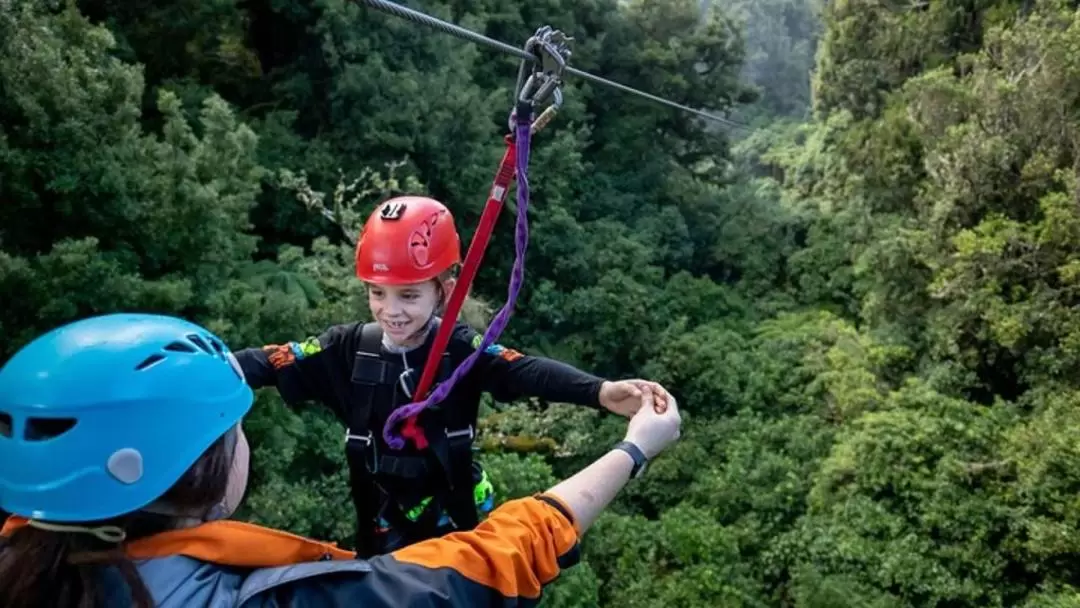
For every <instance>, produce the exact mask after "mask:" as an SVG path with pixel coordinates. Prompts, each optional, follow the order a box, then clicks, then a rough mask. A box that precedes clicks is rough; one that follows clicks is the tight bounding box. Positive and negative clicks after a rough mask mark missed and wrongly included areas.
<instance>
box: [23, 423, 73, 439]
mask: <svg viewBox="0 0 1080 608" xmlns="http://www.w3.org/2000/svg"><path fill="white" fill-rule="evenodd" d="M76 422H77V420H75V419H74V418H27V419H26V431H25V432H24V435H23V436H24V437H25V438H26V440H27V441H46V440H48V439H56V438H57V437H59V436H61V435H63V434H64V433H66V432H68V431H70V430H71V429H72V428H74V427H75V423H76Z"/></svg>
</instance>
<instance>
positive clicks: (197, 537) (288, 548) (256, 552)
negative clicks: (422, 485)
mask: <svg viewBox="0 0 1080 608" xmlns="http://www.w3.org/2000/svg"><path fill="white" fill-rule="evenodd" d="M26 523H27V520H26V518H24V517H18V516H14V515H13V516H11V517H9V518H8V519H7V521H6V522H4V527H3V529H0V536H11V535H12V534H13V533H14V532H15V531H16V530H18V529H19V528H22V527H24V526H25V525H26ZM125 550H126V553H127V555H128V556H129V557H131V558H132V559H149V558H154V557H165V556H169V555H186V556H188V557H192V558H195V559H198V560H202V561H205V562H210V563H214V564H220V565H223V566H241V567H251V568H268V567H269V568H272V567H274V566H287V565H290V564H299V563H303V562H312V561H319V560H325V559H356V554H355V553H354V552H352V551H346V550H345V549H340V548H338V546H337V544H336V543H326V542H321V541H317V540H312V539H309V538H304V537H302V536H297V535H295V534H290V533H288V532H283V531H281V530H274V529H272V528H264V527H262V526H258V525H255V524H249V523H244V522H240V521H233V520H220V521H212V522H207V523H205V524H203V525H201V526H197V527H194V528H185V529H182V530H170V531H168V532H162V533H161V534H155V535H154V536H150V537H147V538H140V539H138V540H134V541H131V542H129V543H127V544H126V545H125Z"/></svg>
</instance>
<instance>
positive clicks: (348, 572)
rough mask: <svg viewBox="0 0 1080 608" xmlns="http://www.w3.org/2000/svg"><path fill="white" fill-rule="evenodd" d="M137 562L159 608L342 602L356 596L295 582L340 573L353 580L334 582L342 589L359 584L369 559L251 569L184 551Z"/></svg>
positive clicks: (271, 606) (295, 607)
mask: <svg viewBox="0 0 1080 608" xmlns="http://www.w3.org/2000/svg"><path fill="white" fill-rule="evenodd" d="M137 567H138V570H139V575H140V576H141V577H142V579H143V582H144V583H145V584H146V587H147V589H149V590H150V593H151V595H153V597H154V601H155V602H156V603H157V606H158V607H159V608H195V607H199V608H201V607H207V608H209V607H213V608H241V607H242V608H277V607H285V606H288V607H290V608H299V607H304V606H329V607H332V606H344V605H346V604H348V603H351V602H352V601H354V600H355V599H356V598H350V597H346V596H347V595H351V594H349V593H345V594H343V595H342V594H333V593H331V594H330V595H327V593H326V591H327V587H326V586H325V585H311V584H298V583H302V582H307V583H310V582H311V581H312V579H315V578H317V577H329V578H328V579H327V580H329V579H334V580H338V581H340V579H341V578H342V576H341V575H345V576H344V578H349V579H353V580H354V584H353V585H348V584H346V585H335V586H334V587H340V591H342V592H345V591H347V590H348V589H349V588H350V587H356V586H358V585H360V586H362V582H363V578H364V577H365V575H366V574H367V573H369V572H370V571H371V565H370V564H369V563H368V562H367V561H364V560H346V561H324V562H310V563H303V564H296V565H292V566H281V567H277V568H259V569H255V570H252V569H248V568H230V567H227V566H219V565H216V564H208V563H206V562H202V561H199V560H196V559H192V558H189V557H185V556H182V555H174V556H170V557H163V558H158V559H151V560H144V561H140V562H138V563H137ZM334 587H330V590H333V588H334ZM335 595H336V597H334V596H335Z"/></svg>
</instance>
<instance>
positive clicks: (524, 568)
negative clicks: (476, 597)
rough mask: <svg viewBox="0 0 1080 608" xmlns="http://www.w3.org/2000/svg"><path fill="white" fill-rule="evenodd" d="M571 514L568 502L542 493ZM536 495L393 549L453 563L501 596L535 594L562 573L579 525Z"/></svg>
mask: <svg viewBox="0 0 1080 608" xmlns="http://www.w3.org/2000/svg"><path fill="white" fill-rule="evenodd" d="M544 499H545V500H551V501H552V502H554V503H557V504H559V505H560V506H561V507H562V510H563V512H565V513H567V514H570V513H572V512H571V511H570V509H568V508H566V505H565V504H564V503H563V502H562V501H560V500H558V499H557V498H555V497H553V496H551V495H544ZM563 512H560V509H557V508H555V507H554V506H552V505H551V504H548V503H547V502H544V500H539V499H537V498H533V497H531V498H521V499H517V500H512V501H509V502H507V503H505V504H503V505H502V506H500V507H499V508H498V509H495V510H494V511H492V513H491V515H490V516H489V517H488V518H487V519H485V520H484V521H483V522H481V523H480V525H478V526H477V527H476V528H474V529H473V530H471V531H469V532H452V533H450V534H447V535H446V536H443V537H442V538H437V539H431V540H426V541H423V542H419V543H416V544H414V545H410V546H408V547H405V548H403V549H399V550H397V551H394V552H393V553H391V556H392V557H393V558H394V559H396V560H397V561H399V562H406V563H411V564H416V565H418V566H423V567H426V568H431V569H437V568H452V569H453V570H455V571H456V572H458V573H459V574H461V575H462V576H464V577H465V578H468V579H469V580H471V581H473V582H475V583H478V584H480V585H483V586H485V587H488V588H491V589H494V590H496V591H498V592H499V593H500V594H501V595H502V596H503V597H507V598H513V597H528V598H537V597H539V596H540V591H541V588H542V587H543V585H546V584H547V583H550V582H551V581H553V580H554V579H555V578H556V577H557V576H558V575H559V572H560V569H561V566H560V561H561V559H562V558H563V557H564V556H566V555H567V554H569V553H570V552H571V551H573V550H574V549H575V548H576V547H577V543H578V536H579V530H578V528H577V524H576V523H575V522H574V521H571V520H570V519H568V518H567V516H566V515H564V514H563Z"/></svg>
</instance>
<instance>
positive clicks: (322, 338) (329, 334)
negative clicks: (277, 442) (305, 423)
mask: <svg viewBox="0 0 1080 608" xmlns="http://www.w3.org/2000/svg"><path fill="white" fill-rule="evenodd" d="M358 325H359V324H356V323H351V324H348V325H335V326H333V327H331V328H330V329H328V330H326V331H325V332H323V333H322V334H320V335H319V336H317V337H315V336H312V337H309V338H307V339H306V340H303V341H298V342H297V341H290V342H286V343H285V344H267V345H265V346H262V347H260V348H245V349H243V350H238V351H234V352H233V355H234V356H235V357H236V360H237V362H239V364H240V368H241V369H242V370H243V371H244V377H245V378H246V380H247V383H248V385H249V386H251V388H256V389H257V388H262V387H265V386H275V387H277V389H278V392H279V393H280V394H281V398H282V399H284V400H285V402H286V403H288V404H289V405H296V404H298V403H300V402H302V401H322V402H324V403H327V404H328V405H333V402H334V400H335V395H336V391H335V387H338V386H342V385H343V383H348V382H349V374H350V373H351V365H350V363H349V362H350V361H351V357H350V355H351V354H352V348H351V346H352V344H353V342H355V335H356V333H357V331H358V329H357V327H358Z"/></svg>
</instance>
